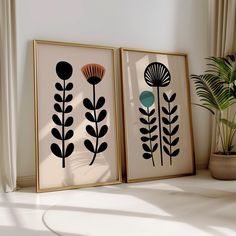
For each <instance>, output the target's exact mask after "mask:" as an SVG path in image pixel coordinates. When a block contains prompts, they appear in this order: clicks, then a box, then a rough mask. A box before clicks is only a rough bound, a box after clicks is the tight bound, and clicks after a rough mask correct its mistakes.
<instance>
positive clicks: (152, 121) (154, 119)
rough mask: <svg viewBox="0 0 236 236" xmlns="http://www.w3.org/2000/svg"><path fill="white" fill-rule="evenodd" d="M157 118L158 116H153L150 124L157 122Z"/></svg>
mask: <svg viewBox="0 0 236 236" xmlns="http://www.w3.org/2000/svg"><path fill="white" fill-rule="evenodd" d="M156 120H157V118H156V117H153V118H152V119H151V120H150V121H149V124H150V125H153V124H154V123H155V122H156Z"/></svg>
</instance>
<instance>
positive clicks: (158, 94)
mask: <svg viewBox="0 0 236 236" xmlns="http://www.w3.org/2000/svg"><path fill="white" fill-rule="evenodd" d="M159 89H160V88H159V87H157V102H158V119H159V120H158V121H159V139H160V154H161V165H162V166H163V156H162V137H161V107H160V91H159Z"/></svg>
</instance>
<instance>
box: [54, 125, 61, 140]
mask: <svg viewBox="0 0 236 236" xmlns="http://www.w3.org/2000/svg"><path fill="white" fill-rule="evenodd" d="M51 133H52V135H53V136H54V137H55V138H56V139H59V140H62V137H61V134H60V132H59V130H58V129H56V128H53V129H52V130H51Z"/></svg>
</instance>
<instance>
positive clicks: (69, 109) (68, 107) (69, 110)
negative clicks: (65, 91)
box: [64, 105, 73, 113]
mask: <svg viewBox="0 0 236 236" xmlns="http://www.w3.org/2000/svg"><path fill="white" fill-rule="evenodd" d="M72 109H73V107H72V106H71V105H69V106H67V107H66V109H65V111H64V112H65V113H70V112H71V111H72Z"/></svg>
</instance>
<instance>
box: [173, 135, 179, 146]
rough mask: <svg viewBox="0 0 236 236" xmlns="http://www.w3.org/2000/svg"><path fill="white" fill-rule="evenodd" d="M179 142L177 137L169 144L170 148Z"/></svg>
mask: <svg viewBox="0 0 236 236" xmlns="http://www.w3.org/2000/svg"><path fill="white" fill-rule="evenodd" d="M178 142H179V137H177V138H176V139H175V140H173V141H172V142H171V146H175V145H176V144H177V143H178Z"/></svg>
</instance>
